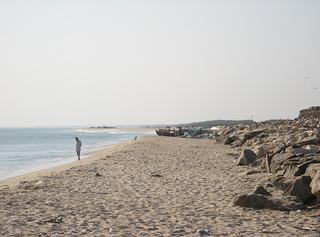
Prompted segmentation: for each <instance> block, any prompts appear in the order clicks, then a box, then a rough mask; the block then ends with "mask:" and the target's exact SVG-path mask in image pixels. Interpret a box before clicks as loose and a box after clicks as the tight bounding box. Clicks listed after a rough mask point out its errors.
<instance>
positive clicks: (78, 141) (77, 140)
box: [76, 137, 82, 160]
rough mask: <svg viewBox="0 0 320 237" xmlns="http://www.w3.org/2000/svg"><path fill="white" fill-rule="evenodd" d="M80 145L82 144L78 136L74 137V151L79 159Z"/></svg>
mask: <svg viewBox="0 0 320 237" xmlns="http://www.w3.org/2000/svg"><path fill="white" fill-rule="evenodd" d="M81 146H82V143H81V141H80V140H79V138H77V137H76V152H77V155H78V160H80V152H81Z"/></svg>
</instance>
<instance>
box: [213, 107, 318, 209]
mask: <svg viewBox="0 0 320 237" xmlns="http://www.w3.org/2000/svg"><path fill="white" fill-rule="evenodd" d="M319 124H320V106H318V107H311V108H309V109H305V110H302V111H300V115H299V117H298V118H296V119H294V120H270V121H264V122H259V123H255V124H252V125H237V126H228V127H223V128H221V129H220V130H219V131H217V132H216V134H215V135H214V139H215V140H216V141H219V142H223V143H224V144H226V145H229V146H231V147H233V148H234V149H235V151H236V152H237V153H238V154H239V158H238V160H237V161H236V163H237V165H247V166H251V167H254V168H251V170H249V171H248V172H247V175H250V174H254V173H268V176H269V179H268V180H269V181H268V182H264V183H262V184H261V186H259V187H257V189H256V190H253V192H252V193H250V194H243V195H240V196H237V197H235V200H234V204H235V205H238V206H243V207H252V208H259V209H260V208H267V209H273V210H285V211H291V210H297V209H308V208H315V207H318V206H319V203H320V130H319ZM266 175H267V174H266Z"/></svg>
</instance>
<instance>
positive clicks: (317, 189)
mask: <svg viewBox="0 0 320 237" xmlns="http://www.w3.org/2000/svg"><path fill="white" fill-rule="evenodd" d="M310 187H311V193H312V194H313V195H315V196H316V197H317V200H318V203H319V202H320V170H318V172H317V173H316V175H315V176H314V177H313V179H312V181H311V184H310Z"/></svg>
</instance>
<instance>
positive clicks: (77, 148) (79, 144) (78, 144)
mask: <svg viewBox="0 0 320 237" xmlns="http://www.w3.org/2000/svg"><path fill="white" fill-rule="evenodd" d="M81 146H82V143H81V141H80V140H78V141H77V143H76V150H77V151H80V150H81Z"/></svg>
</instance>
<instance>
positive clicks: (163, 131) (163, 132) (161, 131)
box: [156, 128, 178, 137]
mask: <svg viewBox="0 0 320 237" xmlns="http://www.w3.org/2000/svg"><path fill="white" fill-rule="evenodd" d="M156 133H157V135H158V136H167V137H176V136H178V132H177V131H175V130H173V129H170V128H158V129H156Z"/></svg>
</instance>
